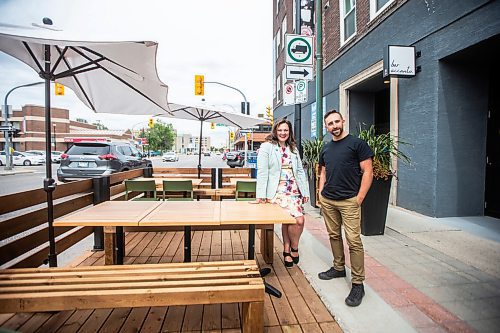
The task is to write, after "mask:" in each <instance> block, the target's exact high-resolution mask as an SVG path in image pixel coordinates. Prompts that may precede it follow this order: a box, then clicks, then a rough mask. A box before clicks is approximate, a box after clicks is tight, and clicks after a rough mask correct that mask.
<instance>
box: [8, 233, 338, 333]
mask: <svg viewBox="0 0 500 333" xmlns="http://www.w3.org/2000/svg"><path fill="white" fill-rule="evenodd" d="M258 234H259V232H258ZM259 239H260V238H259V237H256V247H255V248H256V249H257V251H258V249H259V248H260V247H259ZM247 240H248V233H247V231H234V230H228V231H197V232H193V233H192V260H193V261H220V260H234V259H235V260H238V259H244V258H246V253H245V252H246V249H247ZM126 244H127V245H126V257H125V259H124V263H125V264H132V263H134V264H140V263H159V262H182V260H183V258H182V255H183V233H182V232H132V233H128V234H127V235H126ZM275 245H276V248H275V249H274V250H275V259H274V264H273V267H272V268H273V272H272V273H271V274H269V275H268V276H267V277H266V278H265V280H266V281H267V282H268V283H270V284H272V285H273V286H274V287H276V288H278V289H279V290H281V291H282V292H283V297H282V298H279V299H278V298H274V297H270V296H269V295H267V294H266V301H265V313H264V325H265V331H266V332H287V333H288V332H307V333H309V332H325V333H326V332H329V333H331V332H334V333H335V332H342V330H341V329H340V327H339V326H338V324H337V323H336V322H335V320H334V318H333V317H332V316H331V314H330V313H329V312H328V310H327V309H326V307H325V306H324V304H323V302H322V301H321V300H320V298H319V297H318V295H317V294H316V292H315V291H314V290H313V289H312V287H311V286H310V285H309V283H308V281H307V280H306V278H305V277H304V275H303V274H302V272H301V271H300V269H299V268H297V267H294V268H292V269H286V268H285V267H284V266H283V262H282V261H283V257H282V255H281V252H282V244H281V242H280V240H279V239H278V238H277V237H276V236H275ZM256 259H257V261H258V262H259V264H260V265H261V267H265V266H266V264H265V263H264V260H263V259H262V256H261V255H260V253H258V252H257V254H256ZM75 265H83V266H86V265H104V252H95V253H92V254H90V255H89V256H88V257H86V258H81V259H80V260H79V262H78V263H75ZM240 312H241V304H226V305H205V306H203V305H199V306H171V307H151V308H149V307H148V308H133V309H132V308H119V309H118V308H117V309H98V310H79V311H62V312H56V313H34V314H33V313H17V314H0V331H1V328H3V329H9V330H14V331H20V332H83V333H86V332H200V331H203V332H208V331H210V332H241V324H240Z"/></svg>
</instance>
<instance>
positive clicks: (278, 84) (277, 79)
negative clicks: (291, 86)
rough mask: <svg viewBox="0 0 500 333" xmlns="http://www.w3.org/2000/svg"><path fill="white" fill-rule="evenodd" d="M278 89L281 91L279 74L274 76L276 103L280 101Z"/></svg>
mask: <svg viewBox="0 0 500 333" xmlns="http://www.w3.org/2000/svg"><path fill="white" fill-rule="evenodd" d="M280 91H281V75H278V77H277V78H276V103H279V102H280V100H281V99H280Z"/></svg>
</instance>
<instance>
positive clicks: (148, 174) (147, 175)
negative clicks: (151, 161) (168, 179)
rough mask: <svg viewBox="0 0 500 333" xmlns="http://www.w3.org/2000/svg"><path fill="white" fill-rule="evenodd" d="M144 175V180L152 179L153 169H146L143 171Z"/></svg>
mask: <svg viewBox="0 0 500 333" xmlns="http://www.w3.org/2000/svg"><path fill="white" fill-rule="evenodd" d="M142 172H143V173H142V174H143V176H144V178H152V177H153V167H146V168H144V169H142Z"/></svg>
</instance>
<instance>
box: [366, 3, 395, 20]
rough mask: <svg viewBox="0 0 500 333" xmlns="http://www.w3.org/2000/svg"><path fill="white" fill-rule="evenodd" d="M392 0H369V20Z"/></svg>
mask: <svg viewBox="0 0 500 333" xmlns="http://www.w3.org/2000/svg"><path fill="white" fill-rule="evenodd" d="M393 2H394V0H370V20H373V19H374V18H375V17H377V15H378V14H380V13H381V12H382V11H384V9H386V8H387V7H388V6H389V5H390V4H391V3H393Z"/></svg>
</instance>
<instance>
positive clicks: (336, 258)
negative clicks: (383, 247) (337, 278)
mask: <svg viewBox="0 0 500 333" xmlns="http://www.w3.org/2000/svg"><path fill="white" fill-rule="evenodd" d="M320 201H321V210H322V212H323V217H324V219H325V225H326V230H327V231H328V236H329V237H330V245H331V247H332V252H333V268H335V269H336V270H338V271H342V270H344V269H345V257H344V242H343V241H342V231H341V225H344V231H345V236H346V239H347V244H348V245H349V254H350V258H351V280H352V283H357V284H361V283H363V281H364V279H365V259H364V250H363V242H362V241H361V235H360V234H361V207H360V206H359V205H358V203H357V202H356V197H353V198H350V199H345V200H330V199H328V198H325V197H323V196H320Z"/></svg>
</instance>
